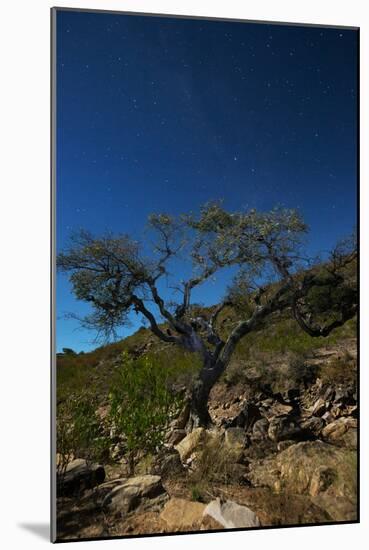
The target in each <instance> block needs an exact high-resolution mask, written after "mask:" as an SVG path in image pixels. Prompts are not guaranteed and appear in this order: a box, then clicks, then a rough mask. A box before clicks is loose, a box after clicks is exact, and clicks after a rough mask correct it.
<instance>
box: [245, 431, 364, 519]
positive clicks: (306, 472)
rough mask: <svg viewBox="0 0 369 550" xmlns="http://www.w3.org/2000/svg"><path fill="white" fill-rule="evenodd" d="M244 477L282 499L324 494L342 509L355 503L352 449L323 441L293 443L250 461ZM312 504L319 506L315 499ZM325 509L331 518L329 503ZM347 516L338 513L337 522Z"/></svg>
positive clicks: (312, 496)
mask: <svg viewBox="0 0 369 550" xmlns="http://www.w3.org/2000/svg"><path fill="white" fill-rule="evenodd" d="M248 479H249V481H250V482H251V483H252V484H253V485H254V486H256V487H260V486H264V487H265V486H267V487H269V488H271V489H272V490H273V491H275V492H278V493H279V494H283V495H284V496H286V498H288V495H304V496H306V497H309V498H314V499H315V498H316V499H318V497H319V498H321V497H322V496H327V497H329V498H332V499H334V498H337V499H342V502H341V508H342V510H344V509H345V508H347V509H353V508H355V506H356V493H357V487H356V484H357V466H356V452H353V451H351V450H348V449H345V448H339V447H335V446H334V445H330V444H328V443H324V442H323V441H319V440H317V441H303V442H300V443H296V444H294V445H290V446H289V447H288V448H287V449H285V450H283V451H282V452H280V453H279V454H277V455H275V456H269V457H267V458H265V459H263V460H261V461H254V462H253V463H252V466H251V467H250V471H249V473H248ZM321 500H322V502H323V499H321ZM345 502H346V504H345ZM314 503H315V504H316V505H317V506H319V503H318V500H314ZM326 512H327V513H328V514H329V515H330V516H331V517H334V514H332V508H331V506H330V507H329V508H327V509H326ZM351 517H352V515H351V513H350V514H349V515H348V516H347V517H343V516H340V521H343V520H345V519H347V520H349V519H350V518H351Z"/></svg>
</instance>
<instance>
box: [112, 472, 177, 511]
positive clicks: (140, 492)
mask: <svg viewBox="0 0 369 550" xmlns="http://www.w3.org/2000/svg"><path fill="white" fill-rule="evenodd" d="M167 499H168V495H167V493H166V491H165V489H164V487H163V485H162V482H161V478H160V477H159V476H153V475H143V476H136V477H132V478H129V479H126V480H125V481H123V483H121V484H119V485H116V486H115V487H114V488H113V489H112V490H111V491H110V492H108V494H107V495H106V496H105V498H104V499H103V502H102V508H103V510H105V511H107V512H110V513H113V514H114V515H118V516H122V517H124V516H126V515H127V514H128V513H129V512H132V511H133V510H137V511H139V512H144V511H148V510H150V511H154V510H158V509H160V508H161V507H162V506H163V504H164V503H165V502H166V500H167Z"/></svg>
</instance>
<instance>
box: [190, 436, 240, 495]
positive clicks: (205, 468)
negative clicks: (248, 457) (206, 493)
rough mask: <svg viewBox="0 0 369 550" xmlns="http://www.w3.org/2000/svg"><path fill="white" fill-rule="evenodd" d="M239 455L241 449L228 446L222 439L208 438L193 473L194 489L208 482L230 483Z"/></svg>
mask: <svg viewBox="0 0 369 550" xmlns="http://www.w3.org/2000/svg"><path fill="white" fill-rule="evenodd" d="M239 454H240V449H238V448H232V447H229V446H227V445H226V444H225V443H224V440H223V439H222V438H220V437H217V436H214V437H210V438H207V439H206V440H205V441H204V443H203V444H202V445H201V447H200V448H199V452H198V456H197V457H196V462H195V467H194V471H193V472H192V473H191V480H192V481H193V482H194V483H195V484H196V485H194V487H196V486H198V484H201V485H203V484H205V483H207V482H216V483H229V481H230V480H231V479H232V477H233V475H234V465H235V464H236V463H237V461H238V459H239Z"/></svg>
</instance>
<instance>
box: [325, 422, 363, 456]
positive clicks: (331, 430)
mask: <svg viewBox="0 0 369 550" xmlns="http://www.w3.org/2000/svg"><path fill="white" fill-rule="evenodd" d="M322 437H323V439H324V440H326V441H329V442H330V443H334V444H338V445H341V446H344V447H349V448H352V449H355V448H356V446H357V420H356V418H353V417H351V416H346V417H341V418H338V419H337V420H334V421H333V422H330V423H329V424H327V426H325V428H323V430H322Z"/></svg>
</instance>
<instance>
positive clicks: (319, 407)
mask: <svg viewBox="0 0 369 550" xmlns="http://www.w3.org/2000/svg"><path fill="white" fill-rule="evenodd" d="M325 403H326V402H325V400H324V399H322V398H321V397H319V399H318V400H317V401H316V402H315V403H314V405H313V407H312V409H311V414H312V416H322V414H324V412H325V410H326V404H325Z"/></svg>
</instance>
